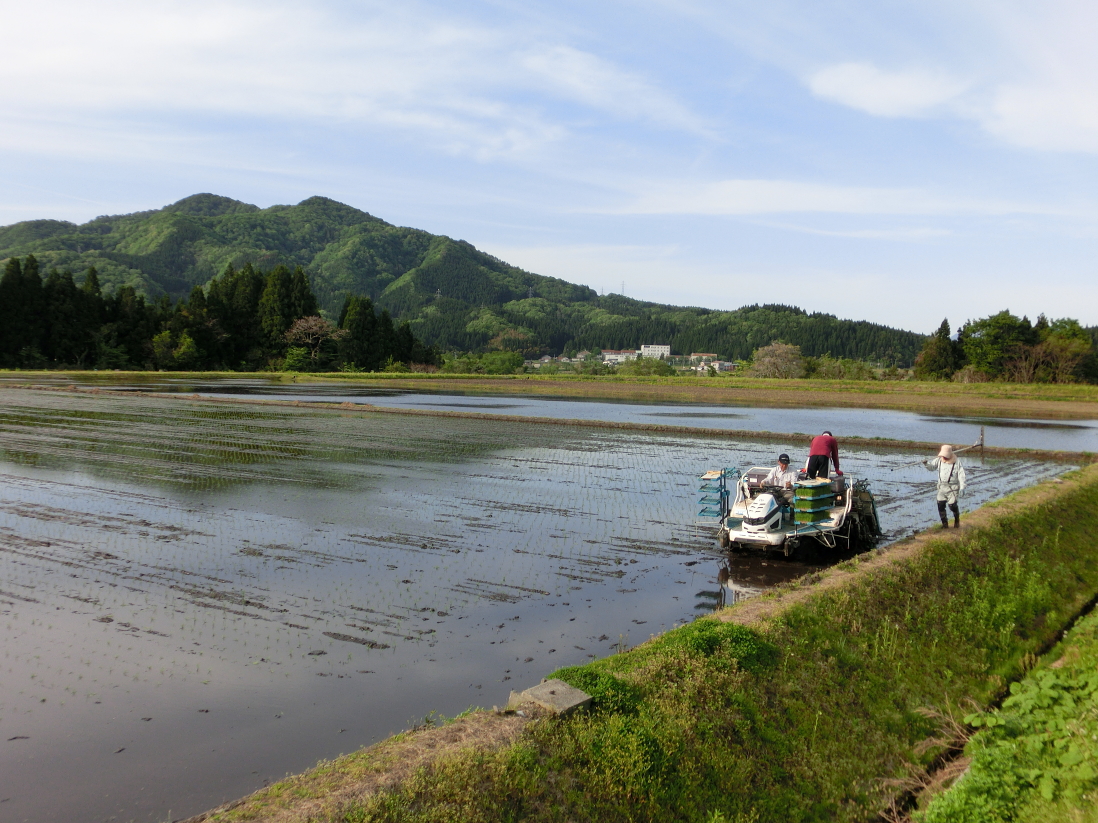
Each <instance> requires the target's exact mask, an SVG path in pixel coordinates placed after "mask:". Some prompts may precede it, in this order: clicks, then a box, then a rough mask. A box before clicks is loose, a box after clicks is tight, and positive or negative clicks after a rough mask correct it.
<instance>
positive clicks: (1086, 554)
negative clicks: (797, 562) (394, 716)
mask: <svg viewBox="0 0 1098 823" xmlns="http://www.w3.org/2000/svg"><path fill="white" fill-rule="evenodd" d="M1096 530H1098V469H1094V468H1092V469H1087V470H1085V471H1083V472H1080V473H1078V474H1077V475H1075V478H1074V480H1072V481H1069V482H1068V483H1066V484H1065V486H1064V489H1063V491H1062V492H1061V493H1060V494H1059V495H1057V496H1054V497H1053V499H1051V501H1047V502H1044V503H1041V504H1031V505H1028V506H1022V507H1020V508H1019V507H1018V506H1014V507H1011V506H1004V507H1002V511H1001V514H1000V515H999V516H998V519H997V520H995V521H994V522H993V524H992V525H990V526H985V527H981V528H976V529H973V531H972V532H970V533H969V534H968V535H967V536H966V537H965V538H964V539H960V540H956V541H953V540H942V541H932V542H930V543H928V544H927V546H926V547H925V548H924V549H923V550H922V551H920V552H918V553H916V554H915V555H914V556H912V557H911V558H910V559H908V560H906V561H904V562H902V563H897V564H892V565H886V566H883V567H881V568H877V569H869V570H865V571H864V573H862V574H859V575H857V576H856V577H855V578H854V580H855V581H856V582H854V583H853V584H851V585H846V586H842V587H838V588H834V589H828V590H820V591H817V592H814V593H813V594H812V595H810V596H809V597H808V598H807V599H806V600H805V601H804V602H803V603H801V604H800V605H797V606H794V607H792V608H790V609H787V610H786V611H784V612H782V613H781V616H780V618H778V619H775V620H771V621H768V622H765V623H759V624H756V625H753V626H750V627H744V626H739V625H734V624H721V623H718V622H717V621H716V620H715V619H713V618H704V619H702V620H700V621H697V622H695V623H694V624H691V625H690V626H688V627H685V628H683V629H679V630H676V631H673V632H671V633H669V634H667V635H664V636H663V637H660V638H657V639H655V640H654V641H652V642H650V643H648V644H645V645H643V646H641V647H639V648H637V649H635V650H632V651H628V652H625V653H622V654H619V655H615V656H613V657H610V658H606V659H604V660H601V661H597V662H595V663H592V664H589V665H588V666H584V667H576V668H571V669H566V670H562V671H561V672H559V673H558V675H559V676H561V677H563V678H564V679H566V680H569V681H570V682H572V683H575V684H577V685H586V686H589V687H591V688H592V689H593V690H594V692H595V695H596V698H597V701H596V702H597V706H596V708H595V710H594V711H593V712H592V713H590V714H588V715H583V716H576V717H572V718H568V719H564V720H549V721H539V722H535V723H532V724H531V725H530V726H529V727H528V730H527V733H526V734H525V736H524V738H523V739H522V740H521V742H519V743H518V744H516V745H513V746H511V747H508V748H505V749H502V750H498V751H495V752H472V751H468V752H466V753H464V754H462V755H460V756H458V757H455V758H450V759H446V760H443V761H441V762H439V763H437V764H436V765H435V766H433V767H431V768H425V769H421V770H420V771H419V772H418V773H417V774H416V775H415V776H414V777H413V778H412V779H410V780H408V781H406V782H405V784H404V785H403V786H402V787H400V788H399V789H398V790H395V791H390V792H386V793H383V794H380V795H375V796H374V797H372V798H371V799H369V800H368V801H366V802H364V803H360V804H358V805H356V806H354V807H353V808H350V809H348V810H347V814H346V817H345V818H344V819H346V820H350V821H357V820H362V821H365V820H401V821H438V820H469V821H496V820H545V821H579V820H598V821H608V820H609V821H615V820H622V821H648V820H652V821H664V820H666V821H680V820H684V821H685V820H697V821H708V820H715V819H722V818H723V819H724V820H727V821H753V820H759V821H770V820H775V821H777V820H781V821H787V820H788V821H868V820H872V819H874V818H875V817H876V816H877V815H878V814H879V813H880V811H881V810H882V809H883V808H885V807H886V806H887V805H888V804H889V802H890V801H891V800H892V799H893V798H894V797H895V796H896V794H897V793H898V791H899V790H898V789H897V788H895V784H893V783H890V782H889V781H890V780H893V781H896V780H903V779H904V778H906V777H910V776H911V775H912V774H913V773H915V772H917V771H918V770H920V769H921V768H922V767H924V766H925V765H927V764H928V763H929V762H930V761H931V759H932V758H934V757H935V756H936V755H937V754H938V753H939V752H940V751H941V749H935V748H933V747H932V748H930V749H929V750H928V751H923V752H922V753H921V754H917V753H916V752H917V751H921V749H918V744H919V743H920V741H923V740H925V739H927V738H930V737H932V736H935V735H936V734H937V733H938V732H939V729H938V728H937V727H936V722H935V721H934V720H932V719H930V718H929V717H928V715H927V713H926V712H924V711H921V710H923V709H926V708H932V707H933V708H936V709H937V710H939V711H940V712H942V713H944V714H953V715H956V714H957V712H958V711H959V709H958V707H959V706H961V705H963V704H964V702H965V701H966V700H969V699H971V700H974V701H976V703H977V704H979V705H987V704H988V703H989V702H991V701H992V700H993V699H994V698H995V697H996V695H997V694H999V693H1000V692H1001V691H1002V690H1003V689H1004V688H1005V685H1006V684H1007V683H1008V682H1009V681H1010V680H1011V679H1012V678H1015V677H1016V676H1017V675H1019V673H1020V661H1021V660H1022V658H1023V657H1024V656H1025V655H1027V654H1033V653H1034V652H1036V651H1039V650H1040V649H1041V648H1042V647H1043V646H1045V645H1046V644H1048V643H1050V642H1051V641H1052V639H1053V638H1054V636H1055V633H1056V631H1057V630H1058V629H1059V628H1060V627H1062V626H1063V625H1064V624H1065V623H1066V622H1067V621H1068V620H1069V619H1070V618H1071V616H1072V615H1073V614H1075V612H1076V611H1077V610H1078V608H1079V607H1080V605H1081V604H1082V603H1083V602H1084V601H1085V600H1087V599H1088V598H1089V597H1091V596H1092V595H1093V594H1094V592H1095V591H1098V553H1096V552H1095V551H1094V549H1093V539H1092V537H1091V535H1092V534H1093V533H1094V532H1095V531H1096Z"/></svg>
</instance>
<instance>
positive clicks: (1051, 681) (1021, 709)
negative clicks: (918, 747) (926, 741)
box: [916, 612, 1098, 823]
mask: <svg viewBox="0 0 1098 823" xmlns="http://www.w3.org/2000/svg"><path fill="white" fill-rule="evenodd" d="M1096 695H1098V612H1092V613H1090V614H1089V615H1087V616H1086V617H1085V618H1083V620H1081V621H1080V622H1079V624H1078V625H1077V626H1075V627H1074V628H1073V629H1072V631H1071V632H1070V633H1069V634H1068V636H1067V637H1065V638H1064V640H1063V642H1062V643H1061V644H1059V647H1058V648H1057V649H1055V650H1053V652H1052V653H1051V654H1049V655H1046V657H1045V660H1044V663H1043V665H1041V666H1040V667H1039V668H1037V669H1035V670H1033V671H1031V672H1029V673H1028V674H1027V675H1026V677H1025V678H1024V679H1023V680H1021V681H1019V682H1018V683H1015V684H1013V685H1012V686H1011V696H1010V697H1009V698H1007V700H1006V701H1005V702H1004V704H1003V706H1002V708H1001V709H1000V710H996V711H993V712H991V713H989V714H987V715H983V716H980V717H977V718H974V719H972V722H973V723H974V724H976V725H978V726H981V727H984V729H983V730H982V731H980V732H979V733H978V734H977V735H976V736H975V737H974V738H973V739H972V740H971V741H970V742H969V744H968V746H967V748H966V750H965V754H966V755H967V756H969V757H971V764H970V766H969V768H968V771H967V773H966V774H965V775H964V779H963V780H962V781H961V782H959V783H957V784H956V785H955V786H954V787H953V788H952V789H951V790H950V791H949V792H947V793H945V794H944V795H941V796H939V797H937V798H935V799H934V801H933V802H932V803H931V804H930V806H929V808H928V809H927V810H926V811H925V812H923V813H921V814H917V815H916V820H918V821H919V823H1007V821H1019V823H1093V822H1094V821H1098V742H1096V741H1098V702H1096V701H1095V696H1096Z"/></svg>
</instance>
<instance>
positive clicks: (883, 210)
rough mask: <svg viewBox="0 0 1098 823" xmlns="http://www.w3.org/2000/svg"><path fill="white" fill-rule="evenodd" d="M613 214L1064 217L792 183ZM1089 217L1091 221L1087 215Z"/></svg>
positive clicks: (680, 195) (971, 201) (639, 200)
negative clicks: (1012, 215) (1017, 215)
mask: <svg viewBox="0 0 1098 823" xmlns="http://www.w3.org/2000/svg"><path fill="white" fill-rule="evenodd" d="M608 211H610V212H612V213H616V214H704V215H754V214H796V213H815V214H893V215H935V214H945V215H948V214H984V215H1006V214H1069V213H1070V212H1067V211H1065V210H1062V209H1059V208H1054V207H1046V206H1040V205H1030V204H1023V203H1014V202H1009V201H1001V200H981V199H977V198H968V197H963V196H962V197H957V196H943V195H936V194H933V193H931V192H927V191H923V190H921V189H914V188H910V189H909V188H875V187H868V186H835V185H826V184H821V183H803V182H797V181H791V180H722V181H719V182H715V183H672V184H665V185H656V186H652V187H650V188H648V189H647V190H646V191H643V192H641V193H640V194H639V195H638V196H637V197H635V199H633V200H632V202H630V203H627V204H626V205H624V206H621V207H618V208H616V209H610V210H608ZM1090 216H1092V217H1093V215H1090Z"/></svg>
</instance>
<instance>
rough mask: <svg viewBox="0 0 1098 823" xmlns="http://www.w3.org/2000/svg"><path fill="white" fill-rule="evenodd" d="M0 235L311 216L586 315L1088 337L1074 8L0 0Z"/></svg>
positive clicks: (1097, 199)
mask: <svg viewBox="0 0 1098 823" xmlns="http://www.w3.org/2000/svg"><path fill="white" fill-rule="evenodd" d="M0 23H2V28H3V30H4V31H5V32H7V35H8V36H7V37H6V38H5V46H4V59H3V60H2V61H0V223H2V224H9V223H13V222H17V221H20V220H27V219H33V218H40V217H51V218H57V219H67V220H73V221H76V222H83V221H85V220H88V219H91V218H92V217H95V216H97V215H100V214H117V213H125V212H131V211H137V210H140V209H149V208H159V207H161V206H164V205H167V204H168V203H171V202H174V201H175V200H178V199H180V198H182V197H185V196H187V195H189V194H193V193H196V192H202V191H210V192H215V193H217V194H223V195H226V196H229V197H233V198H236V199H239V200H244V201H247V202H250V203H255V204H257V205H259V206H269V205H273V204H276V203H296V202H299V201H300V200H302V199H304V198H306V197H309V196H311V195H314V194H321V195H325V196H328V197H332V198H334V199H336V200H340V201H342V202H345V203H348V204H350V205H353V206H355V207H357V208H361V209H363V210H365V211H368V212H370V213H372V214H375V215H377V216H379V217H382V218H383V219H385V220H388V221H390V222H392V223H396V224H399V225H407V226H415V227H418V228H423V229H426V230H428V231H431V232H436V233H439V234H446V235H449V236H451V237H457V238H461V239H464V240H468V241H469V242H471V243H473V244H474V245H476V246H478V247H479V248H481V249H484V250H486V251H488V252H490V253H493V254H495V255H497V256H499V257H501V258H503V259H505V260H507V261H509V262H511V263H513V264H515V265H518V266H521V267H523V268H526V269H529V270H531V271H536V272H538V273H541V274H548V275H554V276H557V277H562V278H564V279H567V280H570V281H573V282H578V283H584V284H587V285H590V286H592V287H594V288H596V289H598V290H600V291H606V292H620V291H622V289H623V284H624V291H625V293H626V294H628V295H629V296H631V297H636V298H641V299H647V300H656V301H661V302H667V303H674V304H687V305H701V306H707V307H711V308H722V309H731V308H736V307H738V306H742V305H745V304H750V303H757V302H780V303H787V304H794V305H798V306H801V307H802V308H805V309H808V310H810V311H827V312H832V313H835V314H838V315H839V316H841V317H852V318H856V319H867V320H872V321H876V322H881V323H887V324H889V325H895V326H900V327H903V328H908V329H912V330H916V331H922V332H930V331H932V330H933V329H934V328H936V327H937V325H938V324H939V323H940V322H941V319H942V317H948V318H949V319H950V321H951V322H952V323H953V324H954V325H956V324H958V323H959V322H961V321H963V320H965V319H968V318H976V317H981V316H986V315H988V314H991V313H993V312H996V311H999V310H1001V309H1004V308H1009V309H1011V310H1012V311H1014V312H1015V313H1018V314H1023V313H1025V314H1028V315H1029V316H1030V317H1031V318H1032V317H1035V316H1036V315H1037V314H1039V313H1041V312H1044V313H1046V314H1048V315H1049V316H1051V317H1061V316H1068V317H1075V318H1078V319H1079V320H1080V321H1082V322H1083V323H1084V324H1087V325H1094V324H1098V276H1096V275H1098V263H1096V260H1098V255H1096V252H1098V242H1096V238H1098V187H1096V185H1095V183H1096V182H1098V49H1095V48H1094V43H1095V42H1098V5H1095V4H1094V3H1086V2H1074V1H1069V0H1048V1H1047V2H1044V3H1041V4H1034V3H1021V2H1011V1H1010V0H997V2H990V0H988V1H987V2H985V1H984V0H952V2H949V3H946V2H937V1H936V0H921V2H917V3H916V2H888V1H887V0H884V1H882V0H878V2H873V3H870V2H861V3H857V2H827V0H823V1H822V2H820V1H817V2H785V0H768V2H766V3H759V2H737V1H736V0H723V1H722V2H709V0H675V2H670V0H667V1H666V2H665V1H664V0H647V1H645V0H638V1H637V2H615V0H603V2H601V3H598V4H591V3H578V2H571V0H555V2H544V3H543V2H537V0H529V1H528V2H523V3H515V2H510V1H509V0H497V1H496V2H492V0H484V1H483V2H475V1H474V0H469V1H468V2H449V3H440V2H416V0H411V2H402V3H400V4H397V3H391V2H390V3H374V2H325V0H314V2H312V3H310V4H309V5H308V6H305V5H304V4H299V3H284V2H278V0H266V1H265V2H234V1H233V0H218V1H217V2H208V0H188V2H156V0H144V1H143V2H131V1H130V0H104V2H97V3H94V4H91V3H86V2H70V1H69V0H42V2H40V3H37V4H31V3H16V2H13V1H12V0H0Z"/></svg>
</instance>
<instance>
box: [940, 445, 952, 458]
mask: <svg viewBox="0 0 1098 823" xmlns="http://www.w3.org/2000/svg"><path fill="white" fill-rule="evenodd" d="M938 456H939V457H940V458H942V459H943V460H952V459H953V447H952V446H950V445H949V444H948V443H947V444H946V445H944V446H942V448H940V449H939V450H938Z"/></svg>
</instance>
